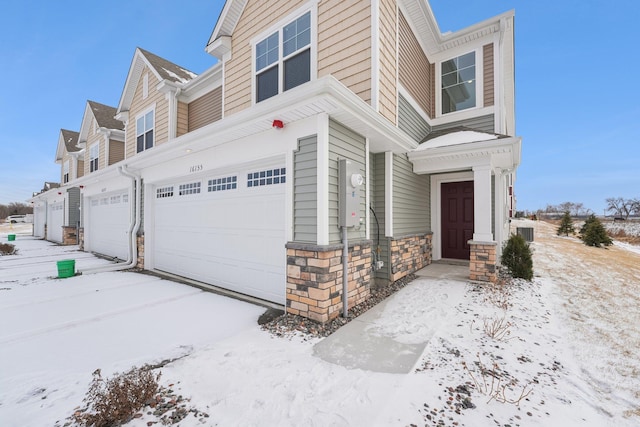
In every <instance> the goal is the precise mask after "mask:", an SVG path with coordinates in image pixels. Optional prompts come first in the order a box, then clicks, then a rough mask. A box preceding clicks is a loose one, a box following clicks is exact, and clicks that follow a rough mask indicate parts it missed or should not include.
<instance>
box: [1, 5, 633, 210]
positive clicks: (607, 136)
mask: <svg viewBox="0 0 640 427" xmlns="http://www.w3.org/2000/svg"><path fill="white" fill-rule="evenodd" d="M222 5H223V1H222V0H213V1H212V0H208V1H204V0H191V1H188V2H183V3H181V4H180V5H176V4H175V3H173V2H168V1H157V2H149V1H146V0H126V1H123V0H116V1H109V2H102V1H69V0H66V1H65V0H62V1H49V0H35V1H27V0H25V1H15V2H3V4H2V6H0V16H3V17H4V18H5V19H3V23H2V25H1V26H0V81H1V82H2V84H3V86H4V87H3V89H2V92H1V94H0V128H1V131H0V159H1V164H0V203H5V204H6V203H9V202H13V201H25V200H26V199H27V198H29V197H30V196H31V193H32V192H34V191H37V190H39V189H40V188H42V184H43V182H44V181H58V180H59V173H60V166H59V165H57V164H55V163H54V158H55V150H56V146H57V141H58V135H59V131H60V129H61V128H66V129H71V130H76V131H77V130H79V128H80V122H81V120H82V114H83V113H84V108H85V103H86V101H87V99H91V100H94V101H97V102H101V103H104V104H108V105H112V106H114V107H115V106H117V104H118V101H119V99H120V95H121V93H122V89H123V87H124V82H125V78H126V75H127V72H128V70H129V66H130V64H131V59H132V57H133V53H134V50H135V48H136V46H140V47H142V48H144V49H146V50H149V51H151V52H153V53H155V54H157V55H159V56H161V57H164V58H166V59H168V60H170V61H172V62H175V63H176V64H178V65H180V66H182V67H184V68H187V69H190V70H191V71H193V72H196V73H201V72H203V71H204V70H206V69H207V68H209V67H210V66H212V65H213V64H214V63H215V59H214V58H213V57H211V56H209V55H207V54H206V53H205V52H204V47H205V44H206V42H207V40H208V38H209V36H210V34H211V31H212V30H213V27H214V25H215V23H216V19H217V17H218V14H219V12H220V9H221V8H222ZM431 6H432V8H433V10H434V14H435V16H436V19H437V20H438V23H439V25H440V29H441V30H442V31H443V32H444V31H448V30H453V31H455V30H458V29H461V28H464V27H466V26H469V25H472V24H474V23H476V22H479V21H482V20H484V19H487V18H490V17H492V16H495V15H498V14H500V13H502V12H505V11H507V10H510V9H515V11H516V106H517V107H516V127H517V134H518V135H520V136H522V138H523V159H522V165H521V166H520V168H519V170H518V180H517V182H516V192H517V196H518V208H519V209H530V210H533V209H537V208H543V207H544V206H545V205H546V204H548V203H549V204H557V203H561V202H565V201H571V202H576V203H579V202H581V203H584V204H585V206H586V207H588V208H591V209H592V210H594V211H595V212H596V213H602V212H603V209H604V206H605V199H606V198H607V197H612V196H621V197H640V103H639V102H638V101H639V98H640V97H639V95H640V89H639V85H638V82H637V78H638V77H637V75H638V73H639V72H640V47H639V45H640V24H638V22H637V19H638V17H639V16H640V1H638V0H616V1H613V2H612V1H609V0H553V1H551V0H539V1H531V0H465V1H464V2H458V3H453V2H451V1H450V0H432V1H431Z"/></svg>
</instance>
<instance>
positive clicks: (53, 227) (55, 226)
mask: <svg viewBox="0 0 640 427" xmlns="http://www.w3.org/2000/svg"><path fill="white" fill-rule="evenodd" d="M47 210H48V213H47V240H50V241H52V242H58V243H62V225H63V223H64V202H58V203H51V204H49V206H48V208H47Z"/></svg>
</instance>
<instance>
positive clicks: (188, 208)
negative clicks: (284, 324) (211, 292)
mask: <svg viewBox="0 0 640 427" xmlns="http://www.w3.org/2000/svg"><path fill="white" fill-rule="evenodd" d="M285 182H286V171H285V168H284V167H282V166H280V165H278V166H271V167H267V168H258V169H251V170H243V171H242V172H238V173H231V174H229V173H227V174H223V175H220V174H215V173H212V174H211V175H210V176H207V177H205V178H202V179H199V180H191V181H188V182H181V183H175V184H171V185H163V186H157V187H156V189H155V244H154V248H153V250H154V260H155V268H156V269H158V270H163V271H167V272H170V273H174V274H177V275H180V276H184V277H188V278H192V279H195V280H198V281H201V282H205V283H209V284H212V285H216V286H219V287H222V288H226V289H230V290H233V291H236V292H239V293H243V294H246V295H251V296H255V297H258V298H261V299H264V300H268V301H272V302H276V303H279V304H284V299H285V270H286V252H285V247H284V245H285V207H284V205H285V203H284V201H285V185H284V184H285Z"/></svg>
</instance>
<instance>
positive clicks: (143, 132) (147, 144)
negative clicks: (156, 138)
mask: <svg viewBox="0 0 640 427" xmlns="http://www.w3.org/2000/svg"><path fill="white" fill-rule="evenodd" d="M151 147H153V110H151V111H148V112H146V113H145V114H143V115H141V116H140V117H138V118H137V119H136V152H137V153H140V152H142V151H144V150H148V149H149V148H151Z"/></svg>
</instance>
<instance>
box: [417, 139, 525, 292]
mask: <svg viewBox="0 0 640 427" xmlns="http://www.w3.org/2000/svg"><path fill="white" fill-rule="evenodd" d="M408 157H409V160H410V161H411V162H412V163H413V172H414V173H416V174H429V175H430V176H431V193H430V194H431V195H430V197H431V200H430V202H431V203H430V205H431V228H432V231H433V259H434V260H439V259H446V258H448V257H451V258H454V259H468V260H469V278H470V279H471V280H479V281H489V282H495V281H496V279H497V272H496V266H497V264H498V262H499V259H500V254H501V249H502V243H503V241H504V240H506V239H507V238H508V237H509V218H510V217H511V216H512V213H513V208H514V197H513V183H514V181H515V170H516V168H517V167H518V165H519V164H520V158H521V139H520V138H519V137H509V136H505V135H499V134H494V133H488V132H480V131H475V130H471V129H468V128H461V127H458V128H452V129H447V130H444V131H441V132H434V133H432V134H430V135H429V136H428V137H427V138H426V139H425V140H424V141H423V142H422V143H421V144H420V146H419V147H418V148H416V149H415V150H413V151H411V152H409V153H408ZM452 184H454V185H452ZM452 189H456V190H455V192H457V193H459V195H458V196H455V195H454V196H452V195H451V193H452ZM452 246H453V249H452Z"/></svg>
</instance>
